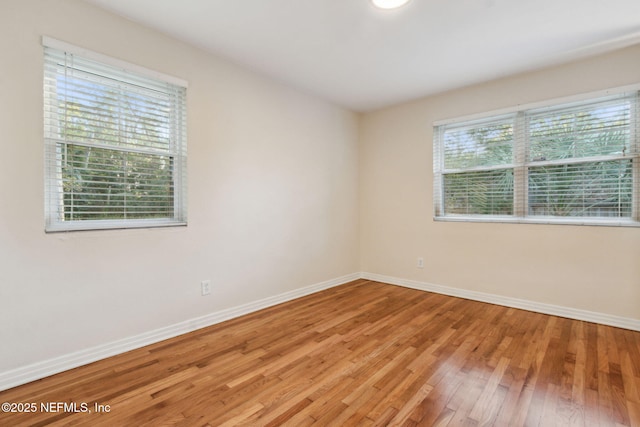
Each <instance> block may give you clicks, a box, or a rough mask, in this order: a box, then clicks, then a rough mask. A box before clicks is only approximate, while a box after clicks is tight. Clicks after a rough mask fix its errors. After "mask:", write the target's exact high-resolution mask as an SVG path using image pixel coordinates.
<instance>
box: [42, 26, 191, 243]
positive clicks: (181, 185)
mask: <svg viewBox="0 0 640 427" xmlns="http://www.w3.org/2000/svg"><path fill="white" fill-rule="evenodd" d="M42 46H43V47H44V48H49V49H55V50H58V51H61V52H65V53H67V54H71V55H75V56H78V57H81V58H83V59H87V60H91V61H94V62H98V63H100V64H103V65H106V66H109V67H112V68H113V67H114V68H117V69H120V70H122V71H126V72H131V73H133V74H136V75H140V76H143V77H146V78H150V79H154V80H157V81H161V82H163V83H168V84H171V85H173V86H178V87H182V88H184V89H185V90H186V89H187V88H188V83H187V81H186V80H183V79H180V78H178V77H174V76H171V75H168V74H164V73H160V72H157V71H154V70H151V69H148V68H145V67H141V66H139V65H136V64H132V63H129V62H126V61H122V60H119V59H116V58H113V57H110V56H107V55H103V54H100V53H97V52H93V51H90V50H87V49H85V48H81V47H78V46H75V45H72V44H69V43H66V42H63V41H60V40H57V39H54V38H51V37H48V36H42ZM43 77H44V78H46V76H43ZM43 80H44V79H43ZM45 96H46V94H45ZM46 103H47V99H46V98H44V99H43V105H45V106H46ZM186 109H187V105H186V98H185V100H184V105H183V106H182V108H181V111H182V112H181V116H182V117H181V121H180V125H179V128H178V130H179V132H180V133H181V135H182V136H181V137H180V141H181V144H180V146H178V147H177V148H176V149H175V151H173V152H172V153H173V156H174V157H175V159H176V170H175V171H174V173H173V186H174V188H176V189H177V190H176V193H175V195H174V197H175V200H174V209H175V210H174V212H175V213H174V216H173V217H172V218H134V219H127V218H122V219H90V220H75V221H74V220H71V221H62V220H60V219H59V215H60V213H59V212H58V210H59V203H60V197H61V196H60V195H57V194H54V193H55V191H54V190H52V189H53V188H55V187H57V186H59V185H60V184H59V182H60V178H59V175H60V173H61V172H60V167H59V165H58V164H56V163H57V161H56V160H52V159H56V158H57V148H56V143H55V140H56V138H51V137H49V136H47V135H46V134H45V135H43V140H44V158H45V170H44V172H45V173H44V185H45V188H44V208H45V209H44V210H45V212H44V213H45V232H47V233H50V232H67V231H82V230H85V231H90V230H106V229H110V230H115V229H136V228H157V227H175V226H186V225H187V184H186V179H187V176H186V175H187V121H186ZM44 119H45V121H44V123H45V126H46V116H45V117H44ZM174 130H175V129H174ZM61 142H62V143H64V144H71V145H86V146H94V145H95V144H93V143H87V144H83V143H78V142H74V141H66V140H64V141H61ZM122 151H124V152H131V153H135V152H148V153H150V154H153V151H154V150H153V149H149V150H136V149H135V148H130V149H123V150H122ZM156 154H162V153H156Z"/></svg>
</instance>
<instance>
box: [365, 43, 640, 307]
mask: <svg viewBox="0 0 640 427" xmlns="http://www.w3.org/2000/svg"><path fill="white" fill-rule="evenodd" d="M470 72H471V71H470ZM637 83H640V46H635V47H631V48H627V49H625V50H620V51H617V52H614V53H611V54H608V55H604V56H600V57H596V58H593V59H589V60H585V61H582V62H576V63H572V64H570V65H565V66H561V67H557V68H553V69H548V70H543V71H539V72H534V73H529V74H525V75H519V76H515V77H511V78H505V79H500V80H496V81H494V82H491V83H487V84H482V85H477V86H473V87H468V88H464V89H460V90H456V91H452V92H448V93H444V94H441V95H438V96H433V97H428V98H424V99H420V100H417V101H415V102H411V103H407V104H403V105H398V106H395V107H393V108H388V109H385V110H382V111H378V112H374V113H371V114H366V115H365V116H364V117H363V119H362V122H361V141H360V211H361V216H360V224H361V230H360V236H361V237H360V248H361V253H360V256H361V268H362V271H365V272H369V273H376V274H380V275H386V276H391V277H396V278H401V279H409V280H414V281H418V282H423V283H429V284H435V285H442V286H449V287H453V288H460V289H464V290H468V291H476V292H484V293H490V294H496V295H499V296H504V297H511V298H519V299H525V300H530V301H534V302H539V303H546V304H554V305H559V306H565V307H570V308H575V309H581V310H589V311H595V312H600V313H606V314H611V315H616V316H622V317H626V318H632V319H640V228H616V227H586V226H564V225H534V224H526V225H525V224H493V223H492V224H487V223H452V222H434V221H433V219H432V218H433V196H432V191H433V176H432V123H433V122H434V121H437V120H443V119H448V118H453V117H458V116H464V115H469V114H476V113H481V112H485V111H491V110H497V109H501V108H508V107H513V106H516V105H518V104H524V103H531V102H537V101H544V100H548V99H553V98H557V97H563V96H570V95H576V94H580V93H585V92H591V91H597V90H602V89H606V88H611V87H615V86H623V85H629V84H637ZM420 256H422V257H424V258H425V268H424V269H418V268H416V259H417V257H420Z"/></svg>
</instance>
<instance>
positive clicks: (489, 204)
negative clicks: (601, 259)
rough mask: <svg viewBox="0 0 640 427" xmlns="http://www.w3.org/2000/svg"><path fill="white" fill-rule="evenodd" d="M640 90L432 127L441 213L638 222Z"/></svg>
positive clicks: (484, 217) (438, 211)
mask: <svg viewBox="0 0 640 427" xmlns="http://www.w3.org/2000/svg"><path fill="white" fill-rule="evenodd" d="M638 102H639V97H638V93H637V92H633V93H626V94H625V93H623V94H618V95H613V96H606V97H600V98H596V99H589V100H586V101H580V102H573V103H568V104H561V105H550V106H545V107H542V108H529V109H522V110H520V111H514V112H510V113H508V114H502V115H496V116H491V117H484V118H481V119H474V120H453V121H450V122H446V123H440V124H436V126H434V163H433V170H434V208H435V217H436V219H445V220H447V219H451V220H455V219H459V220H479V221H482V220H488V221H501V220H502V221H507V222H508V221H515V222H545V223H570V224H576V223H578V224H604V225H636V226H638V225H640V222H639V221H640V147H639V145H640V144H639V143H638V138H639V137H638V135H639V134H640V132H639V129H638V126H639V124H638V123H639V122H640V119H639V117H638V115H639V111H640V108H638Z"/></svg>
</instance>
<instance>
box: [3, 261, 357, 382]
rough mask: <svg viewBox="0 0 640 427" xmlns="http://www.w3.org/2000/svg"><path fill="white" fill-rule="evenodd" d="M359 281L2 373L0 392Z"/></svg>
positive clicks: (323, 285) (338, 281)
mask: <svg viewBox="0 0 640 427" xmlns="http://www.w3.org/2000/svg"><path fill="white" fill-rule="evenodd" d="M360 277H361V274H360V273H353V274H348V275H346V276H342V277H337V278H335V279H331V280H327V281H324V282H320V283H316V284H314V285H310V286H306V287H304V288H300V289H295V290H293V291H289V292H285V293H282V294H279V295H274V296H272V297H268V298H264V299H261V300H258V301H253V302H250V303H247V304H242V305H239V306H237V307H231V308H228V309H225V310H220V311H217V312H214V313H211V314H207V315H205V316H201V317H197V318H194V319H189V320H186V321H183V322H179V323H176V324H173V325H169V326H166V327H164V328H159V329H155V330H153V331H149V332H145V333H142V334H139V335H135V336H132V337H128V338H124V339H121V340H117V341H113V342H110V343H107V344H102V345H98V346H95V347H92V348H88V349H86V350H80V351H77V352H74V353H70V354H66V355H63V356H60V357H56V358H53V359H48V360H44V361H42V362H37V363H33V364H30V365H26V366H23V367H20V368H17V369H13V370H10V371H6V372H2V373H0V391H2V390H7V389H10V388H13V387H16V386H19V385H22V384H26V383H29V382H31V381H35V380H39V379H42V378H45V377H48V376H50V375H54V374H58V373H60V372H64V371H67V370H69V369H73V368H77V367H79V366H82V365H87V364H89V363H92V362H96V361H98V360H101V359H105V358H107V357H111V356H115V355H118V354H121V353H125V352H127V351H130V350H135V349H137V348H141V347H144V346H146V345H149V344H155V343H157V342H160V341H163V340H166V339H169V338H173V337H176V336H178V335H182V334H186V333H188V332H192V331H195V330H197V329H201V328H205V327H207V326H211V325H215V324H217V323H221V322H224V321H225V320H230V319H233V318H236V317H239V316H243V315H245V314H249V313H253V312H255V311H258V310H262V309H263V308H267V307H271V306H274V305H277V304H281V303H283V302H287V301H291V300H294V299H296V298H300V297H303V296H306V295H310V294H313V293H316V292H319V291H322V290H325V289H329V288H332V287H335V286H339V285H343V284H345V283H348V282H351V281H354V280H357V279H359V278H360Z"/></svg>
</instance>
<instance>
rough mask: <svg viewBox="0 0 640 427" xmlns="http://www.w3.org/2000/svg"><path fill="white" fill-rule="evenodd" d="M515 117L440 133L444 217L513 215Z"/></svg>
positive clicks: (481, 122)
mask: <svg viewBox="0 0 640 427" xmlns="http://www.w3.org/2000/svg"><path fill="white" fill-rule="evenodd" d="M514 117H515V116H513V115H509V116H505V117H498V118H492V119H490V120H482V121H476V122H471V123H463V124H461V125H459V126H456V125H450V126H447V127H446V128H445V129H442V132H441V133H440V138H441V144H442V151H441V153H442V154H441V155H442V156H443V158H442V161H441V167H442V181H441V182H442V187H443V193H442V198H443V203H444V206H443V208H444V211H445V212H446V213H447V214H462V215H476V214H481V215H511V214H513V166H512V165H513V156H514V152H513V131H514Z"/></svg>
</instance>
